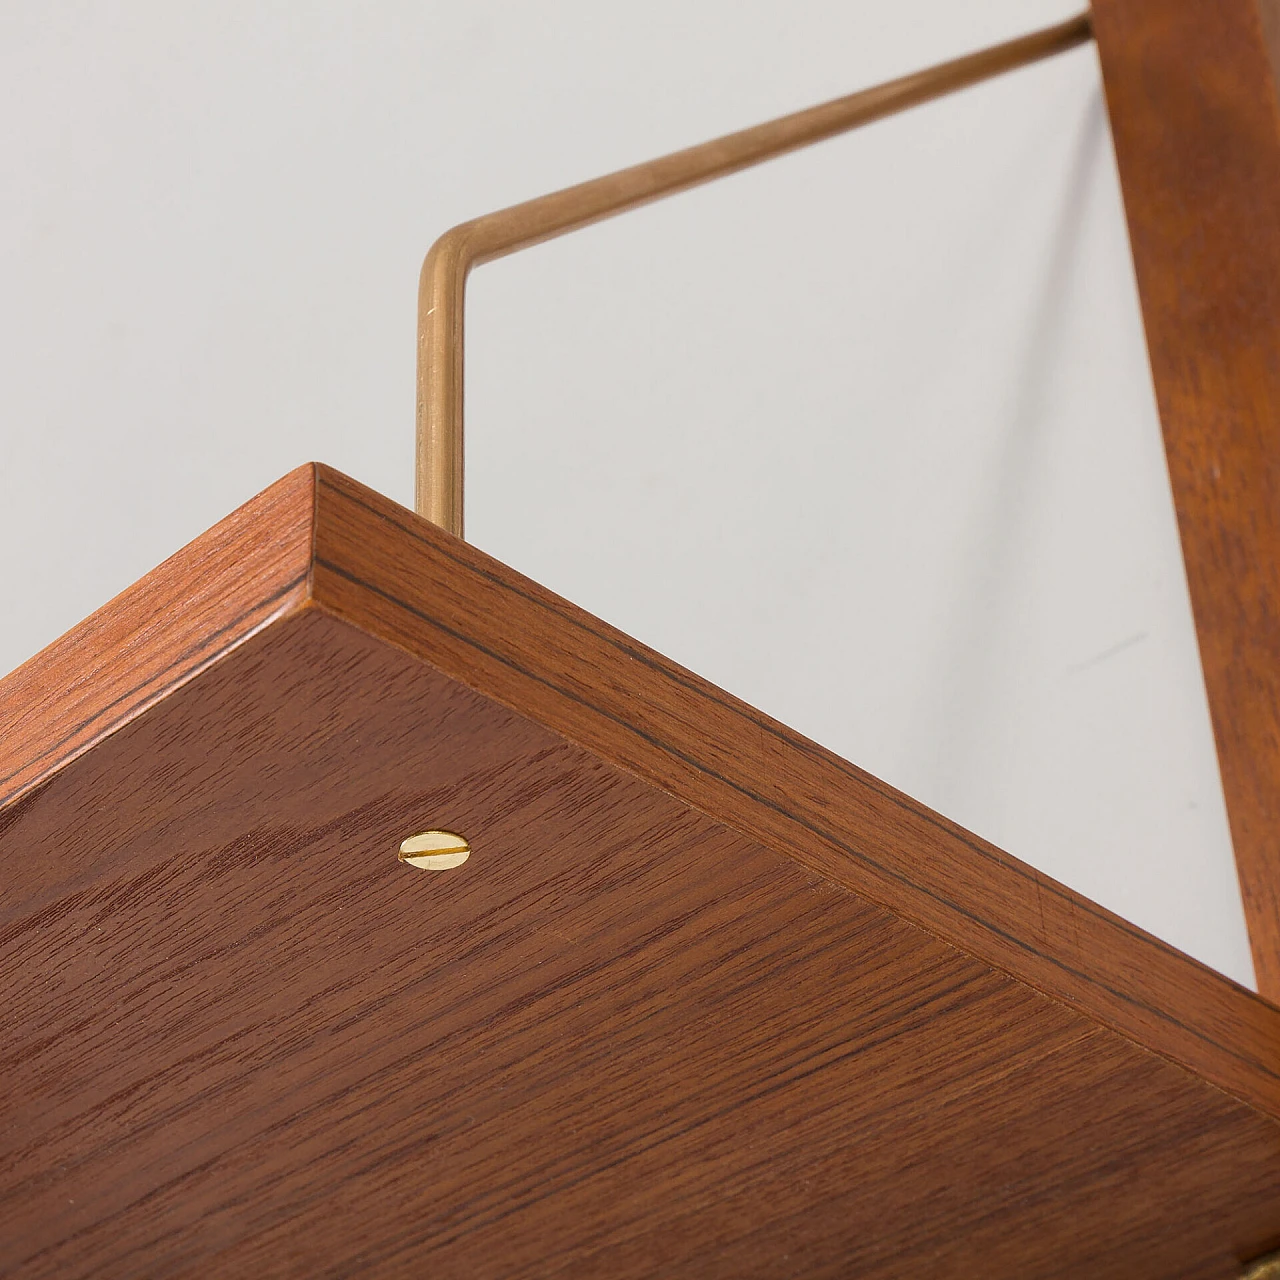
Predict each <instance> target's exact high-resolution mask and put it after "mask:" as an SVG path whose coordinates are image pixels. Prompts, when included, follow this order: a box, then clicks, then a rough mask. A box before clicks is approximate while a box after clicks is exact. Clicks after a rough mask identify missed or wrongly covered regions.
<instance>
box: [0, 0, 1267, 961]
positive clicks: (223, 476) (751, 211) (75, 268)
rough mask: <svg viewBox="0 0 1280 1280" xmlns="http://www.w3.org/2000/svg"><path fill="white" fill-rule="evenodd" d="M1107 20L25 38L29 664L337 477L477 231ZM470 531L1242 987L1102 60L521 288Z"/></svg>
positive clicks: (495, 283) (311, 20)
mask: <svg viewBox="0 0 1280 1280" xmlns="http://www.w3.org/2000/svg"><path fill="white" fill-rule="evenodd" d="M1073 7H1074V6H1073V2H1072V0H1065V2H1064V0H969V2H968V3H963V4H957V3H955V2H954V0H897V2H896V3H895V4H892V5H886V4H883V3H872V0H840V2H839V3H837V2H836V0H811V2H809V3H796V0H748V2H741V0H740V2H738V3H730V2H729V0H649V2H648V3H646V4H643V5H638V4H628V5H625V6H623V5H620V4H614V5H602V4H599V3H598V2H596V3H593V2H591V0H572V2H566V0H561V2H558V3H541V4H538V5H527V4H520V3H517V2H516V0H467V2H466V3H454V4H444V3H432V2H421V3H416V4H410V3H407V2H405V0H382V3H377V4H372V5H356V4H352V3H348V4H339V3H335V2H334V0H323V2H321V0H314V2H310V3H306V4H299V3H297V0H274V2H266V3H264V2H263V0H255V2H254V3H252V4H250V3H246V2H245V0H231V2H230V3H222V4H219V5H207V4H196V3H193V2H192V0H177V2H175V0H164V3H158V2H155V0H128V2H127V3H118V4H117V3H105V2H102V3H72V2H71V0H53V2H52V3H51V2H49V0H41V2H40V3H36V2H34V0H0V413H2V415H3V416H2V417H0V572H3V575H4V581H5V591H4V594H3V605H0V608H2V609H3V615H2V616H0V623H2V624H3V625H2V626H0V670H7V669H8V668H10V667H12V666H14V665H16V664H18V663H19V662H21V661H23V660H24V659H26V658H27V657H28V656H29V655H31V654H32V653H34V652H35V651H36V650H37V649H38V648H40V647H41V646H42V645H44V644H45V643H47V642H48V641H49V640H51V639H52V638H53V637H54V636H56V635H57V634H58V633H60V632H61V631H63V630H64V629H66V628H67V627H68V626H70V625H71V624H72V623H74V622H75V621H76V620H77V619H78V618H80V617H81V616H82V615H84V614H85V613H87V612H89V611H90V610H92V609H93V608H95V607H97V606H98V605H100V604H101V603H103V602H104V601H105V600H106V599H108V598H109V597H110V596H111V595H113V594H114V593H115V592H116V591H118V590H120V589H121V588H122V587H124V586H125V585H127V584H128V583H129V582H130V581H131V580H133V579H134V578H136V577H137V576H139V575H140V574H141V573H143V572H145V571H146V570H147V569H148V568H150V567H151V566H152V565H153V564H155V563H156V562H158V561H159V560H161V559H163V558H164V557H165V556H166V555H168V554H169V553H170V552H171V551H173V550H174V549H176V548H177V547H178V546H179V545H180V544H182V543H183V542H185V541H187V540H188V539H190V538H192V537H194V536H195V535H196V534H197V533H199V532H200V531H201V530H202V529H203V528H205V527H207V526H208V525H209V524H211V523H213V522H214V521H215V520H217V519H218V518H219V517H220V516H221V515H223V514H224V513H225V512H226V511H227V510H229V509H230V508H232V507H234V506H236V505H237V504H238V503H240V502H241V501H243V500H244V499H245V498H247V497H249V496H250V495H251V494H252V493H254V492H255V491H257V490H258V489H260V488H262V487H263V486H265V485H266V484H268V483H269V482H270V481H272V480H273V479H275V478H276V477H277V476H278V475H280V474H282V473H283V472H285V471H286V470H288V469H290V468H292V467H293V466H295V465H297V464H298V463H301V462H303V461H305V460H307V459H309V458H318V459H321V460H323V461H326V462H329V463H332V464H333V465H335V466H337V467H339V468H341V469H342V470H345V471H347V472H348V473H350V474H351V475H353V476H355V477H356V478H358V479H360V480H362V481H364V482H366V483H368V484H370V485H373V486H374V487H376V488H378V489H381V490H382V491H384V492H386V493H388V494H390V495H391V496H392V497H394V498H396V499H398V500H400V501H402V502H405V503H408V502H409V501H410V500H411V458H412V398H413V345H414V341H413V329H414V305H415V290H416V279H417V271H418V266H419V263H420V261H421V258H422V256H423V253H424V251H425V250H426V247H427V245H428V244H429V242H430V240H431V239H432V238H434V236H435V235H436V234H438V233H439V232H440V231H442V230H444V229H445V228H446V227H447V226H449V225H451V224H452V223H454V222H456V221H460V220H461V219H463V218H466V217H470V216H473V215H475V214H477V213H481V212H484V211H486V210H488V209H491V208H496V207H498V206H500V205H503V204H506V203H510V202H512V201H515V200H518V199H523V198H525V197H527V196H530V195H534V194H538V193H541V192H542V191H545V190H549V189H551V188H554V187H557V186H561V185H564V184H566V183H569V182H574V181H578V180H580V179H582V178H586V177H589V176H593V175H594V174H596V173H598V172H602V171H605V170H607V169H611V168H615V167H618V166H620V165H623V164H628V163H632V162H634V161H637V160H641V159H645V158H648V157H650V156H652V155H655V154H659V153H661V152H663V151H666V150H670V149H673V148H675V147H679V146H684V145H687V144H689V143H692V142H696V141H700V140H702V139H704V138H706V137H709V136H713V135H715V134H717V133H720V132H724V131H727V130H729V129H733V128H738V127H741V126H743V125H746V124H750V123H754V122H756V121H759V120H762V119H766V118H768V117H770V116H773V115H775V114H778V113H781V112H784V111H788V110H792V109H795V108H798V107H802V106H807V105H809V104H811V103H813V102H817V101H820V100H822V99H825V98H828V97H833V96H836V95H838V94H842V93H846V92H848V91H850V90H851V89H854V88H858V87H862V86H864V85H868V84H872V83H875V82H877V81H879V80H882V79H885V78H887V77H889V76H892V75H896V74H900V73H902V72H905V71H909V70H914V69H916V68H918V67H920V66H924V65H928V64H930V63H932V62H935V61H937V60H940V59H943V58H946V57H951V56H954V55H956V54H959V53H962V52H967V51H969V50H971V49H974V48H978V47H981V46H983V45H985V44H988V43H992V42H994V41H997V40H1000V39H1004V38H1007V37H1010V36H1013V35H1017V34H1021V33H1022V32H1024V31H1026V30H1030V29H1032V28H1035V27H1037V26H1040V25H1044V24H1047V23H1049V22H1052V21H1057V20H1059V19H1061V18H1064V17H1066V16H1069V14H1070V12H1071V11H1072V8H1073ZM469 354H470V365H469V370H468V386H467V394H468V397H469V410H470V415H469V426H470V437H469V451H468V467H469V529H468V532H469V535H470V537H471V539H472V540H473V541H475V542H476V543H478V544H479V545H480V546H481V547H483V548H484V549H486V550H488V551H490V552H492V553H493V554H494V555H496V556H499V557H500V558H502V559H504V560H506V561H508V562H509V563H511V564H513V565H515V566H516V567H517V568H519V569H522V570H523V571H525V572H527V573H529V574H531V575H532V576H533V577H535V578H538V579H540V580H541V581H543V582H545V583H546V584H548V585H549V586H551V587H553V588H555V589H556V590H558V591H561V592H563V593H564V594H565V595H567V596H569V597H570V598H572V599H574V600H576V601H577V602H579V603H581V604H583V605H585V606H586V607H587V608H589V609H591V610H593V611H594V612H596V613H598V614H600V615H602V616H603V617H605V618H607V619H609V620H610V621H612V622H614V623H616V624H618V625H619V626H621V627H623V628H624V629H626V630H627V631H629V632H631V633H633V634H634V635H636V636H638V637H639V638H641V639H643V640H645V641H647V642H649V643H651V644H653V645H655V646H657V647H658V648H659V649H662V650H663V651H665V652H667V653H668V654H670V655H672V656H673V657H675V658H676V659H678V660H680V661H682V662H684V663H686V664H687V665H689V666H690V667H692V668H694V669H695V670H696V671H698V672H700V673H702V674H704V675H706V676H708V677H710V678H711V679H712V680H714V681H716V682H717V683H719V684H721V685H723V686H725V687H727V688H728V689H730V690H732V691H733V692H735V693H737V694H739V695H741V696H743V697H745V698H747V699H748V700H750V701H751V702H753V703H755V704H757V705H758V706H760V707H762V708H764V709H765V710H766V711H769V712H771V713H772V714H774V715H776V716H778V717H780V718H781V719H783V720H784V721H787V722H788V723H790V724H792V725H794V726H795V727H797V728H798V729H800V730H802V731H803V732H805V733H807V734H809V735H811V736H812V737H814V738H816V739H817V740H818V741H820V742H822V743H824V744H825V745H827V746H830V747H832V748H833V749H834V750H836V751H838V752H840V753H841V754H842V755H844V756H847V757H848V758H850V759H852V760H854V761H856V762H857V763H859V764H861V765H863V766H865V767H867V768H869V769H870V770H872V771H873V772H875V773H877V774H879V775H880V776H882V777H884V778H886V779H887V780H889V781H890V782H892V783H894V784H896V785H897V786H899V787H901V788H903V789H904V790H906V791H908V792H910V793H911V794H913V795H915V796H917V797H919V798H920V799H922V800H924V801H926V802H927V803H929V804H930V805H933V806H934V807H936V808H938V809H940V810H942V811H943V812H944V813H946V814H948V815H950V816H952V817H954V818H956V819H958V820H959V821H960V822H962V823H964V824H965V825H967V826H969V827H971V828H972V829H974V830H975V831H977V832H979V833H981V834H982V835H984V836H987V837H988V838H990V839H992V840H994V841H996V842H997V843H999V844H1001V845H1002V846H1004V847H1005V848H1007V849H1009V850H1010V851H1011V852H1013V853H1015V854H1017V855H1018V856H1020V857H1022V858H1024V859H1026V860H1027V861H1029V862H1031V863H1032V864H1034V865H1035V866H1037V867H1039V868H1041V869H1042V870H1044V871H1046V872H1048V873H1050V874H1052V875H1054V876H1056V877H1057V878H1059V879H1061V880H1063V881H1065V882H1066V883H1068V884H1070V885H1072V886H1073V887H1075V888H1077V889H1079V890H1081V891H1083V892H1084V893H1086V894H1088V895H1090V896H1091V897H1093V898H1095V899H1097V900H1099V901H1101V902H1103V903H1105V904H1106V905H1108V906H1110V907H1111V908H1113V909H1114V910H1116V911H1118V912H1120V913H1121V914H1123V915H1125V916H1127V917H1128V918H1129V919H1131V920H1134V921H1136V922H1137V923H1139V924H1141V925H1144V926H1146V927H1147V928H1149V929H1151V930H1152V931H1154V932H1155V933H1157V934H1159V935H1161V936H1162V937H1164V938H1166V939H1167V940H1169V941H1170V942H1172V943H1174V944H1175V945H1177V946H1179V947H1182V948H1183V949H1185V950H1187V951H1189V952H1190V953H1191V954H1193V955H1195V956H1197V957H1199V958H1201V959H1203V960H1204V961H1206V962H1207V963H1209V964H1211V965H1213V966H1215V967H1217V968H1219V969H1220V970H1222V971H1223V972H1225V973H1228V974H1230V975H1232V976H1233V977H1235V978H1237V979H1239V980H1240V981H1242V982H1245V983H1251V982H1252V970H1251V966H1250V962H1249V958H1248V948H1247V944H1246V940H1245V932H1244V924H1243V920H1242V916H1241V910H1240V902H1239V892H1238V889H1237V885H1236V881H1235V875H1234V868H1233V865H1232V860H1231V847H1230V841H1229V836H1228V832H1227V825H1226V818H1225V813H1224V809H1223V802H1222V796H1221V791H1220V785H1219V781H1218V775H1217V768H1216V763H1215V759H1214V752H1213V745H1212V738H1211V734H1210V729H1209V722H1208V716H1207V710H1206V706H1205V699H1204V691H1203V685H1202V682H1201V676H1200V671H1199V665H1198V661H1197V656H1196V648H1195V638H1194V633H1193V630H1192V626H1191V619H1190V611H1189V605H1188V601H1187V596H1186V587H1185V583H1184V578H1183V572H1182V566H1181V561H1180V558H1179V554H1178V545H1177V535H1176V529H1175V526H1174V522H1173V516H1172V509H1171V504H1170V498H1169V492H1168V482H1167V478H1166V475H1165V470H1164V460H1163V454H1162V451H1161V446H1160V441H1159V433H1158V425H1157V421H1156V415H1155V408H1154V402H1153V396H1152V391H1151V386H1150V379H1149V375H1148V371H1147V366H1146V358H1145V352H1144V348H1143V340H1142V331H1141V322H1140V319H1139V314H1138V309H1137V301H1136V296H1135V291H1134V283H1133V274H1132V265H1131V262H1130V258H1129V251H1128V246H1127V241H1126V237H1125V232H1124V227H1123V220H1122V213H1121V209H1120V202H1119V194H1118V189H1117V182H1116V175H1115V171H1114V161H1113V157H1112V152H1111V146H1110V141H1109V136H1108V132H1107V126H1106V120H1105V110H1104V108H1103V105H1102V100H1101V95H1100V88H1099V81H1098V72H1097V64H1096V59H1095V56H1094V53H1093V51H1092V50H1091V49H1088V48H1086V49H1081V50H1078V51H1076V52H1073V53H1070V54H1068V55H1065V56H1063V57H1061V58H1059V59H1057V60H1055V61H1053V62H1050V63H1046V64H1042V65H1040V66H1038V67H1035V68H1031V69H1028V70H1024V71H1021V72H1018V73H1016V74H1014V75H1012V76H1009V77H1007V78H1005V79H1004V80H1002V81H999V82H997V83H992V84H989V85H986V86H983V87H980V88H977V89H973V90H970V91H968V92H966V93H964V94H962V95H960V96H958V97H955V98H953V99H950V100H948V101H947V102H945V103H942V104H938V105H934V106H930V107H925V108H922V109H919V110H917V111H915V112H912V113H911V114H909V115H907V116H904V117H900V118H898V119H895V120H892V121H889V122H885V123H882V124H879V125H876V126H873V127H871V128H869V129H867V130H864V131H862V132H859V133H857V134H855V135H851V136H849V137H847V138H844V139H840V140H837V141H833V142H830V143H827V144H824V145H822V146H820V147H818V148H817V149H815V150H811V151H809V152H806V153H803V154H800V155H797V156H794V157H791V158H789V159H786V160H783V161H779V162H776V163H774V164H773V165H770V166H767V167H766V168H764V169H761V170H757V171H755V172H753V173H750V174H747V175H743V176H740V177H737V178H735V179H732V180H730V181H728V182H725V183H722V184H719V185H717V186H715V187H711V188H707V189H704V190H701V191H698V192H695V193H692V194H689V195H686V196H682V197H678V198H677V199H675V200H673V201H671V202H668V203H666V204H663V205H660V206H656V207H653V208H650V209H648V210H645V211H642V212H640V213H636V214H632V215H629V216H628V217H627V218H626V219H623V220H620V221H618V222H614V223H610V224H606V225H604V226H601V227H598V228H595V229H592V230H590V231H588V232H584V233H582V234H580V235H578V236H576V237H574V238H572V239H571V240H566V241H561V242H557V243H554V244H550V245H546V246H543V247H541V248H539V249H536V250H533V251H531V252H529V253H527V254H525V255H523V256H521V257H519V258H515V259H511V260H508V261H506V262H502V263H499V264H495V265H493V266H489V267H486V268H484V269H482V270H481V271H480V272H479V273H478V274H477V275H476V276H475V277H474V279H473V284H472V305H471V308H470V312H469Z"/></svg>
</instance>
